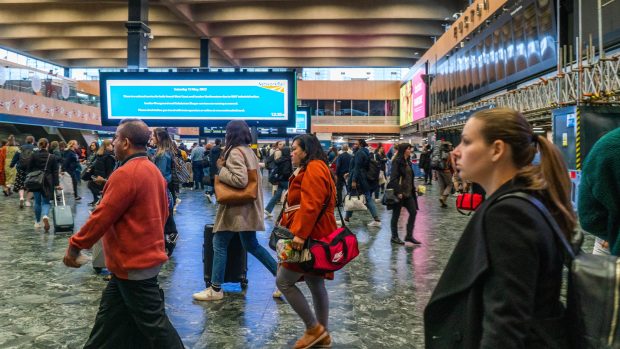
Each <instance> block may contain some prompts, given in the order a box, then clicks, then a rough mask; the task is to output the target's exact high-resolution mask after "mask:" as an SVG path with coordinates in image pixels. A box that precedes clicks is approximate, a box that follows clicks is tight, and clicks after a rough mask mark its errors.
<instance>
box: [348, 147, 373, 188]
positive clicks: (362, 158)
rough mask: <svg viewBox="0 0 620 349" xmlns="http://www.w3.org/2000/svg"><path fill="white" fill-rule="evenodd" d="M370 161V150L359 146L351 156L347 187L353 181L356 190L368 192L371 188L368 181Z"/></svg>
mask: <svg viewBox="0 0 620 349" xmlns="http://www.w3.org/2000/svg"><path fill="white" fill-rule="evenodd" d="M369 163H370V151H368V149H367V148H360V149H359V150H358V151H356V152H355V155H354V156H353V162H352V164H351V175H350V176H349V187H351V183H352V182H353V181H355V183H356V185H357V191H358V193H360V194H363V193H366V192H369V191H370V190H371V189H372V188H371V187H370V184H369V183H368V176H367V173H368V166H369Z"/></svg>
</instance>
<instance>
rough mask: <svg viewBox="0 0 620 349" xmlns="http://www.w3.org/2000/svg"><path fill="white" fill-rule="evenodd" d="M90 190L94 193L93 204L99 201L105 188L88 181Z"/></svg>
mask: <svg viewBox="0 0 620 349" xmlns="http://www.w3.org/2000/svg"><path fill="white" fill-rule="evenodd" d="M88 189H90V192H91V193H93V202H97V201H99V195H100V194H101V191H102V190H103V186H102V185H99V184H97V183H95V182H93V181H88Z"/></svg>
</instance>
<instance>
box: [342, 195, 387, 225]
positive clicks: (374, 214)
mask: <svg viewBox="0 0 620 349" xmlns="http://www.w3.org/2000/svg"><path fill="white" fill-rule="evenodd" d="M364 196H365V197H366V207H368V211H370V214H371V215H372V218H374V219H375V220H378V219H379V215H378V214H377V207H375V201H374V200H373V198H372V192H370V191H367V192H365V193H364ZM351 216H353V212H351V211H347V212H346V214H345V218H346V219H349V218H351Z"/></svg>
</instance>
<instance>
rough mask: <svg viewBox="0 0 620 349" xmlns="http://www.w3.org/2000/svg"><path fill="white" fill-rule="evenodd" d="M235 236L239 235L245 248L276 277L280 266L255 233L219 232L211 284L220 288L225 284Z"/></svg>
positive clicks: (215, 243) (215, 240) (215, 245)
mask: <svg viewBox="0 0 620 349" xmlns="http://www.w3.org/2000/svg"><path fill="white" fill-rule="evenodd" d="M235 234H239V237H240V238H241V244H242V245H243V248H245V249H246V250H247V251H248V252H249V253H250V254H251V255H253V256H254V257H256V259H258V260H259V261H260V262H261V263H263V265H264V266H265V268H267V270H269V272H270V273H271V274H272V275H273V276H275V275H276V271H277V269H278V264H277V263H276V260H275V259H273V257H272V256H271V255H270V254H269V252H267V250H266V249H265V248H264V247H263V246H261V245H260V244H259V243H258V240H256V232H255V231H242V232H234V231H218V232H217V233H215V234H214V236H213V271H212V272H211V284H212V285H213V286H216V287H220V286H221V285H222V283H224V276H225V274H226V261H227V259H228V244H229V243H230V240H231V239H232V238H233V237H234V236H235Z"/></svg>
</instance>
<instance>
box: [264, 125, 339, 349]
mask: <svg viewBox="0 0 620 349" xmlns="http://www.w3.org/2000/svg"><path fill="white" fill-rule="evenodd" d="M291 150H292V153H291V160H292V162H293V166H295V167H297V170H295V172H293V175H292V176H291V178H290V179H289V191H288V198H287V201H286V206H285V208H284V210H285V211H284V212H285V213H284V215H283V216H282V221H281V222H280V223H281V224H282V225H283V226H286V227H287V228H288V229H289V230H290V231H291V232H292V233H293V234H294V235H295V238H294V239H293V244H292V245H293V248H294V249H296V250H301V249H302V248H303V246H304V243H305V241H306V239H309V238H312V239H320V238H323V237H325V236H328V235H329V234H330V233H332V232H333V231H334V230H336V228H337V226H336V217H334V208H335V199H336V188H335V185H334V181H333V179H332V176H331V173H330V171H329V168H328V167H327V159H326V157H325V153H324V152H323V149H322V148H321V144H320V143H319V140H318V139H317V138H316V137H315V136H314V135H309V134H306V135H301V136H297V137H295V139H294V140H293V146H292V147H291ZM325 204H326V205H327V206H326V207H325V210H323V205H325ZM321 211H323V214H321ZM302 277H303V280H304V281H305V282H306V284H307V285H308V288H309V289H310V292H311V293H312V301H313V304H314V313H313V312H312V310H311V309H310V306H309V305H308V301H307V300H306V298H305V297H304V295H303V294H302V293H301V291H300V290H299V288H297V286H296V285H295V284H296V283H297V282H298V281H300V280H301V279H302ZM325 279H330V280H331V279H333V273H328V274H312V273H306V272H304V271H303V270H302V269H301V268H300V267H299V266H297V265H296V264H292V263H282V265H281V266H280V268H279V269H278V275H277V278H276V284H277V285H278V288H279V289H280V291H282V294H283V295H284V297H285V298H286V300H287V301H288V302H289V304H290V305H291V307H293V310H295V312H296V313H297V314H298V315H299V316H300V317H301V319H302V320H303V321H304V323H305V325H306V332H305V333H304V335H303V337H301V338H300V339H299V340H298V341H297V343H295V347H294V348H295V349H301V348H310V347H315V348H329V347H331V342H332V340H331V337H330V335H329V332H328V331H327V319H328V317H329V301H328V298H327V290H326V289H325Z"/></svg>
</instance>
